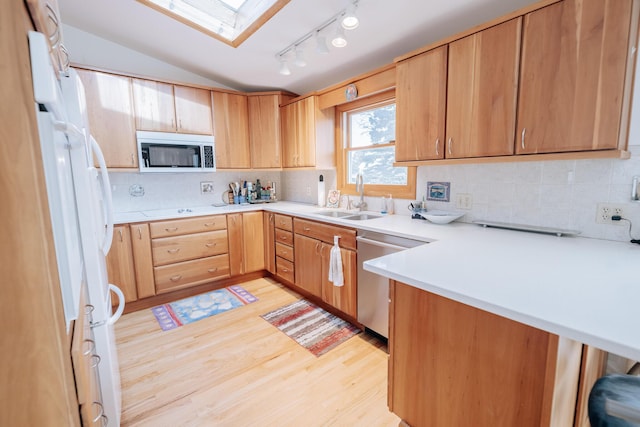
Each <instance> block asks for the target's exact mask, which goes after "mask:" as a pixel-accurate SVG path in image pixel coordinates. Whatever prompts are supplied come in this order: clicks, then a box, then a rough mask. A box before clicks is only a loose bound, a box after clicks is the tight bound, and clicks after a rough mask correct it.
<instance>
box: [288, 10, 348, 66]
mask: <svg viewBox="0 0 640 427" xmlns="http://www.w3.org/2000/svg"><path fill="white" fill-rule="evenodd" d="M359 2H360V0H352V1H351V3H350V4H349V7H347V8H346V9H343V10H341V11H340V12H338V13H337V14H335V15H334V16H332V17H331V18H330V19H328V20H327V21H325V22H323V23H322V24H321V25H318V26H317V27H316V28H314V29H313V30H311V31H310V32H309V33H307V34H305V35H304V36H302V37H300V38H299V39H298V40H296V41H295V42H293V43H291V44H290V45H289V46H287V47H286V48H284V49H282V50H281V51H280V52H278V53H277V54H276V58H277V59H278V61H279V63H280V74H282V75H285V76H288V75H290V74H291V70H290V69H289V65H288V60H287V55H288V54H289V53H295V58H294V59H293V63H294V64H295V65H297V66H298V67H304V66H306V65H307V61H306V59H305V57H304V46H305V42H306V41H307V40H309V39H310V38H312V37H315V42H316V47H315V51H316V53H318V54H328V53H329V48H328V47H327V37H326V36H324V35H323V34H322V32H323V31H325V30H326V29H327V28H329V27H331V26H332V25H335V34H334V35H333V37H332V38H331V44H332V45H333V46H334V47H345V46H346V45H347V39H346V38H345V35H344V30H353V29H355V28H357V27H358V25H359V24H360V21H359V20H358V17H357V16H356V8H357V7H358V3H359Z"/></svg>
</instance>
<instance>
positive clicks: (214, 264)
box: [153, 254, 229, 294]
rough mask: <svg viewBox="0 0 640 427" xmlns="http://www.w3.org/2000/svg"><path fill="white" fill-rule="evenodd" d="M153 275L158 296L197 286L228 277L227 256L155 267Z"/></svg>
mask: <svg viewBox="0 0 640 427" xmlns="http://www.w3.org/2000/svg"><path fill="white" fill-rule="evenodd" d="M153 274H154V276H155V279H156V293H158V294H161V293H164V292H171V291H175V290H176V289H182V288H186V287H189V286H195V285H199V284H201V283H207V282H211V281H213V280H217V279H222V278H225V277H229V255H228V254H224V255H217V256H212V257H208V258H202V259H196V260H193V261H185V262H179V263H177V264H171V265H164V266H161V267H155V268H154V269H153Z"/></svg>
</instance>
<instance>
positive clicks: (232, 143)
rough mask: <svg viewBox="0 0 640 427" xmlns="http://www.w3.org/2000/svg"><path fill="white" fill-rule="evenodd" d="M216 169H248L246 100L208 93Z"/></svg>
mask: <svg viewBox="0 0 640 427" xmlns="http://www.w3.org/2000/svg"><path fill="white" fill-rule="evenodd" d="M212 96H213V120H214V135H215V141H216V167H217V168H219V169H232V168H238V169H244V168H250V167H251V156H250V149H249V121H248V120H249V119H248V110H247V96H246V95H236V94H232V93H225V92H216V91H213V92H212Z"/></svg>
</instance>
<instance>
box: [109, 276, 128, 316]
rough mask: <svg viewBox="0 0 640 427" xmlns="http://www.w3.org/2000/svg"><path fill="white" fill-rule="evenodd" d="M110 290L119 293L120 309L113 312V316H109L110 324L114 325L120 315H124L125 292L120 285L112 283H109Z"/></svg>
mask: <svg viewBox="0 0 640 427" xmlns="http://www.w3.org/2000/svg"><path fill="white" fill-rule="evenodd" d="M109 290H110V291H113V292H115V293H116V295H118V309H117V310H116V312H115V313H113V315H112V316H111V317H109V320H107V324H108V325H113V324H114V323H116V322H117V321H118V319H120V316H122V312H123V311H124V294H123V293H122V291H121V290H120V288H119V287H117V286H116V285H113V284H111V283H109Z"/></svg>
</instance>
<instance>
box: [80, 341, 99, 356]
mask: <svg viewBox="0 0 640 427" xmlns="http://www.w3.org/2000/svg"><path fill="white" fill-rule="evenodd" d="M84 342H85V344H87V343H88V344H89V347H88V348H87V349H86V350H85V351H83V352H82V355H83V356H88V355H90V354H91V353H93V351H94V350H95V349H96V342H95V341H94V340H90V339H86V340H84Z"/></svg>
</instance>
